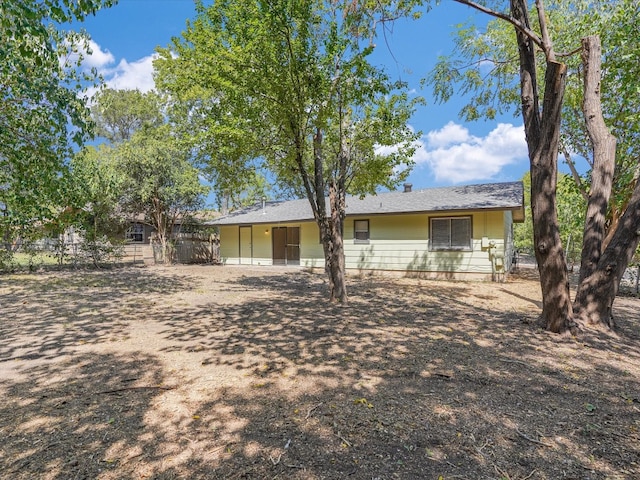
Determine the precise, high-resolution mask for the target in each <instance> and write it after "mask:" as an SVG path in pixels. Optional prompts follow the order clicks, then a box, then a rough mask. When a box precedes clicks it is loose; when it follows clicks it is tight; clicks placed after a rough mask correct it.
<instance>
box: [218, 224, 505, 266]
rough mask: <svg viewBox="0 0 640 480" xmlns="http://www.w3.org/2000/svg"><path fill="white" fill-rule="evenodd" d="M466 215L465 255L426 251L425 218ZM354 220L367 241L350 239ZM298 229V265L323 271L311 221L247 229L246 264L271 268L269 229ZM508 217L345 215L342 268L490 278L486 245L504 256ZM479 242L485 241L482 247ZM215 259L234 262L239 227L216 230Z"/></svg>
mask: <svg viewBox="0 0 640 480" xmlns="http://www.w3.org/2000/svg"><path fill="white" fill-rule="evenodd" d="M449 216H471V218H472V246H473V248H472V249H471V250H470V251H431V250H430V249H429V219H430V218H434V217H449ZM354 220H369V233H370V238H369V242H368V243H358V242H356V241H355V239H354ZM285 226H286V227H300V265H302V266H305V267H313V268H323V267H324V253H323V249H322V245H321V244H320V237H319V231H318V226H317V225H316V224H315V222H304V223H295V224H294V223H292V224H277V225H276V224H273V225H271V224H267V225H254V226H253V227H252V249H251V252H252V258H251V264H252V265H272V264H273V260H272V254H273V252H272V230H271V229H272V228H273V227H285ZM507 228H509V229H510V228H511V227H510V216H509V218H507V215H505V212H500V211H496V212H480V213H477V212H476V213H474V212H461V213H456V214H455V215H451V214H449V215H447V214H444V215H428V214H415V215H393V216H392V215H378V216H369V217H366V216H365V217H349V218H347V219H346V221H345V225H344V247H345V260H346V266H347V269H350V270H359V271H367V270H390V271H409V272H411V271H413V272H435V273H441V274H443V275H445V276H452V275H454V274H456V273H461V272H463V273H475V274H481V275H491V273H492V264H491V257H490V251H489V242H491V244H492V245H495V249H496V251H497V252H504V248H505V238H507V237H506V236H505V234H506V232H507ZM483 238H484V239H485V242H484V244H483ZM220 256H221V259H222V261H223V262H224V263H228V264H238V263H240V258H239V228H238V227H237V226H233V227H221V228H220Z"/></svg>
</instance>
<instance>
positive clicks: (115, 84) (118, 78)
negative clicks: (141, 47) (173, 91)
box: [82, 40, 157, 98]
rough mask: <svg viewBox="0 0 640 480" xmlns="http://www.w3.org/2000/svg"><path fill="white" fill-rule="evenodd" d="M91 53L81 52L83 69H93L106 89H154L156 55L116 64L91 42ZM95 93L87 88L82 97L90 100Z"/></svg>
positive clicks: (105, 51)
mask: <svg viewBox="0 0 640 480" xmlns="http://www.w3.org/2000/svg"><path fill="white" fill-rule="evenodd" d="M89 48H90V51H91V53H90V54H89V53H88V52H86V51H85V52H83V55H84V60H83V63H82V65H83V67H84V68H86V69H90V68H95V69H96V70H97V72H98V73H99V74H100V75H101V76H102V77H103V78H104V81H105V85H106V87H108V88H113V89H116V90H135V89H138V90H140V91H142V92H148V91H149V90H153V89H154V88H155V83H154V81H153V61H154V60H155V59H156V58H157V54H155V53H154V54H151V55H147V56H146V57H142V58H140V59H138V60H133V61H129V60H127V59H126V58H122V59H120V61H119V62H118V63H117V64H116V58H115V57H114V55H113V54H112V53H111V52H110V51H109V50H107V49H103V48H102V47H101V46H100V45H98V44H97V43H96V42H94V41H93V40H90V41H89ZM94 93H96V89H95V88H93V87H92V88H88V89H87V91H86V92H84V94H83V96H85V97H86V98H90V97H91V96H92V95H93V94H94Z"/></svg>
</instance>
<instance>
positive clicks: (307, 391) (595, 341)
mask: <svg viewBox="0 0 640 480" xmlns="http://www.w3.org/2000/svg"><path fill="white" fill-rule="evenodd" d="M214 272H215V270H214ZM149 279H150V280H149V284H150V286H149V290H148V291H149V292H154V291H158V290H157V289H156V285H157V284H158V283H159V284H162V285H164V288H168V289H170V291H169V293H171V294H172V296H170V297H169V298H167V299H165V301H166V303H163V302H165V301H163V300H162V299H161V298H159V297H154V298H155V300H154V301H156V302H157V304H149V305H145V308H144V309H143V310H142V311H139V310H136V311H125V312H123V311H121V310H120V309H119V308H117V307H116V304H117V303H118V302H129V301H131V302H132V301H133V300H136V299H137V300H136V301H140V298H139V297H138V296H137V295H138V294H139V292H135V293H132V292H131V291H130V288H131V287H130V286H129V285H128V283H127V282H126V281H124V280H123V281H122V283H121V284H119V286H117V287H113V290H112V291H111V295H112V296H114V297H116V298H117V299H112V300H107V299H104V300H98V301H96V302H93V301H92V297H91V296H90V295H87V296H86V297H83V299H82V302H81V303H82V305H80V304H79V305H78V306H82V307H89V306H90V307H92V308H95V309H96V311H97V312H98V314H97V315H98V316H99V317H100V318H103V319H104V325H103V327H101V328H104V329H106V330H109V328H111V329H116V330H117V331H118V332H120V334H121V335H122V336H126V335H129V334H132V333H131V332H132V331H133V330H135V328H138V329H140V330H141V331H142V330H144V332H145V335H147V336H148V344H149V345H151V344H152V345H154V350H153V352H151V351H147V350H144V349H142V350H141V351H139V352H136V353H134V354H131V352H130V351H128V352H126V353H125V352H124V350H122V351H119V350H118V349H123V348H124V347H123V346H121V345H122V343H126V342H120V341H115V342H108V343H106V340H105V339H106V338H107V337H106V334H105V336H104V338H103V337H100V338H102V340H100V341H96V342H95V343H89V344H88V345H87V346H86V348H87V349H88V350H87V351H86V352H84V350H83V353H77V351H74V350H73V348H71V347H72V346H73V345H75V343H74V342H78V341H79V340H82V339H84V338H85V337H84V336H82V335H80V334H74V333H73V331H72V332H71V333H70V335H69V336H70V339H68V340H64V341H66V342H68V343H67V344H66V347H67V348H66V349H65V350H64V352H65V355H63V356H60V357H56V355H55V353H52V354H51V355H52V356H51V358H50V361H49V362H48V363H44V364H41V363H38V362H36V361H35V359H32V358H30V357H24V358H23V359H22V360H19V361H20V363H24V364H25V366H24V367H23V368H21V369H20V376H19V377H16V378H9V379H5V380H4V381H2V382H0V389H1V391H2V394H3V398H4V399H5V403H4V404H3V405H2V406H0V435H2V437H3V438H6V439H7V441H6V442H4V443H3V444H2V445H1V446H0V471H2V472H8V473H7V474H6V475H8V476H7V477H6V478H16V479H27V478H46V479H55V480H61V479H67V478H100V479H103V480H105V479H112V478H113V479H115V478H122V479H134V478H154V479H170V478H215V479H233V478H256V479H258V478H260V479H261V478H287V479H316V478H317V479H320V478H324V479H343V478H355V479H363V480H364V479H372V478H402V479H414V478H438V477H439V476H443V478H447V479H448V478H473V479H480V478H490V479H491V478H511V479H515V478H518V479H524V478H531V479H536V478H538V479H555V478H576V479H578V478H579V479H585V478H589V479H605V478H607V479H614V478H615V479H618V478H619V479H627V478H628V479H631V478H637V477H638V476H639V475H640V467H639V464H640V441H639V438H638V428H639V427H640V421H639V420H638V407H637V406H638V402H640V399H638V398H637V395H639V393H638V392H640V375H639V374H638V370H637V368H636V367H633V366H634V365H635V366H637V365H639V364H640V353H639V352H638V349H637V342H636V339H637V338H638V335H637V334H638V331H639V330H640V325H639V322H638V314H637V311H635V312H634V311H633V310H632V309H629V310H628V311H623V312H622V315H621V317H620V320H619V321H620V324H621V331H622V332H626V334H624V335H620V336H617V337H616V336H613V335H609V336H606V335H605V336H596V335H594V336H593V338H586V339H581V340H575V339H570V338H562V337H558V336H555V335H552V334H549V333H547V332H544V331H541V330H539V329H538V328H537V327H536V326H535V319H536V317H537V314H538V313H539V312H538V310H537V309H536V307H535V306H534V305H533V304H532V303H531V302H532V301H535V299H529V298H528V297H526V296H525V295H520V293H518V295H520V296H523V297H524V300H523V301H522V302H521V303H520V304H518V306H517V308H509V307H507V306H506V305H505V303H504V302H505V298H517V297H513V295H512V293H513V292H514V290H509V292H508V295H507V294H504V292H503V293H502V294H501V293H500V291H499V288H509V287H508V286H501V287H497V289H496V290H493V289H491V288H489V289H488V290H487V289H483V290H482V291H479V290H478V289H476V288H474V285H472V284H468V283H463V282H437V281H424V280H407V279H388V278H378V277H375V278H370V277H367V278H353V277H351V278H349V292H350V296H351V297H350V299H351V301H350V304H349V305H348V306H340V305H335V304H328V303H326V301H325V297H326V289H325V284H324V278H323V276H321V275H313V274H308V273H304V272H291V273H287V274H284V273H279V274H273V275H270V274H268V273H265V272H264V271H261V272H260V274H259V275H255V276H251V275H248V274H244V276H242V273H238V275H237V276H233V275H231V276H228V277H226V278H217V279H216V283H215V285H213V284H207V285H209V286H210V290H207V293H206V295H208V297H207V296H206V295H203V296H204V297H205V298H203V299H202V301H200V302H199V303H197V302H196V303H195V304H192V305H184V306H180V308H175V307H174V306H173V305H172V303H171V302H175V300H176V298H180V297H181V296H182V295H186V294H187V293H188V292H192V291H193V290H194V289H199V288H203V287H202V285H204V284H205V283H206V281H205V280H203V279H202V278H200V279H195V278H189V277H188V276H186V275H185V276H184V277H181V278H179V279H178V280H177V281H174V280H173V279H170V278H169V277H167V278H155V276H154V275H151V276H150V277H149ZM94 280H95V282H96V283H97V284H102V283H101V282H102V281H101V279H100V277H96V278H95V279H94ZM136 280H137V279H136V278H130V279H129V281H132V282H135V281H136ZM74 282H75V283H74ZM74 282H71V283H70V285H71V286H68V285H67V284H59V285H57V286H55V288H54V289H53V291H52V292H50V295H51V296H50V297H49V298H48V301H49V302H52V303H54V304H57V303H58V302H60V303H63V300H62V299H63V298H65V295H67V294H71V295H73V294H75V293H77V292H78V291H79V290H81V289H82V288H84V287H83V286H82V285H83V283H82V281H81V280H79V279H76V280H74ZM34 288H40V287H38V285H37V284H36V285H35V286H34ZM42 290H43V292H45V293H46V291H48V290H47V288H44V287H42ZM160 291H161V290H160ZM517 291H518V290H517V289H516V290H515V292H517ZM240 294H242V295H241V296H239V295H240ZM61 295H62V298H61ZM501 295H502V296H501ZM141 298H142V297H141ZM509 305H510V304H509ZM10 308H20V307H19V306H16V305H11V306H10ZM74 312H75V311H74V310H62V311H60V315H62V316H64V315H67V316H72V315H74V314H75V313H74ZM37 313H38V310H37V309H35V308H34V310H33V311H32V312H31V314H33V315H37ZM21 318H25V317H24V316H23V317H21ZM72 318H75V317H72ZM40 321H41V323H39V324H37V325H36V326H30V325H23V326H22V328H23V329H26V330H23V331H22V333H25V331H26V334H28V335H29V336H32V337H34V338H35V339H38V337H39V332H44V336H45V338H46V337H47V335H49V334H48V333H47V332H48V330H47V328H48V327H49V325H50V324H52V323H57V322H60V321H61V318H60V317H56V316H54V315H47V316H44V317H43V318H42V319H41V320H40ZM87 322H88V323H89V324H90V323H91V321H90V320H88V321H87ZM83 325H84V324H82V323H80V324H79V326H82V328H84V326H83ZM12 328H15V330H11V332H12V333H11V335H12V337H10V339H11V340H19V339H21V338H22V337H21V336H20V335H19V327H18V326H14V327H12ZM87 328H88V327H87ZM96 335H98V336H99V335H100V332H98V333H97V334H96ZM3 338H4V337H3ZM38 342H39V343H41V344H42V343H43V341H42V340H36V344H37V343H38ZM9 345H10V344H9ZM105 346H108V348H109V349H111V350H113V352H105V351H104V350H99V349H101V348H103V347H105ZM143 346H144V344H143ZM2 347H3V349H5V348H8V347H7V345H6V344H4V341H3V345H2ZM141 348H142V347H141ZM9 349H10V347H9ZM92 349H96V350H95V352H92ZM4 351H5V350H3V352H4ZM11 358H12V359H13V360H16V356H15V352H14V355H12V356H11ZM1 365H2V364H1V363H0V366H1ZM625 366H628V369H627V367H625ZM129 387H135V388H129ZM138 387H140V388H138ZM161 387H176V388H172V389H169V390H164V389H163V388H161ZM3 475H5V474H4V473H3V474H1V475H0V476H3Z"/></svg>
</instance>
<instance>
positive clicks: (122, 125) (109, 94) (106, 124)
mask: <svg viewBox="0 0 640 480" xmlns="http://www.w3.org/2000/svg"><path fill="white" fill-rule="evenodd" d="M91 113H92V116H93V119H94V121H95V122H96V125H97V132H96V133H97V134H98V135H99V136H101V137H104V138H106V139H107V140H108V141H109V142H110V143H112V144H117V143H122V142H124V141H127V140H129V139H130V138H131V136H132V135H133V134H134V133H135V132H136V131H138V130H140V129H141V128H142V127H144V126H152V127H157V126H160V125H161V124H162V123H164V119H163V117H162V111H161V100H160V97H159V96H158V95H157V94H155V93H154V92H149V93H142V92H140V90H113V89H111V88H108V89H105V90H102V91H100V92H99V93H98V94H97V95H96V98H95V103H94V104H93V106H92V108H91Z"/></svg>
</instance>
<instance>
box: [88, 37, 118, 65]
mask: <svg viewBox="0 0 640 480" xmlns="http://www.w3.org/2000/svg"><path fill="white" fill-rule="evenodd" d="M89 52H91V53H89ZM84 55H85V58H84V61H83V63H82V65H83V66H85V67H88V68H94V67H95V68H97V69H102V68H105V67H106V66H107V65H111V64H112V63H114V62H115V61H116V59H115V57H114V56H113V54H112V53H111V52H110V51H109V50H106V49H105V50H103V49H102V48H101V47H100V45H98V44H97V43H96V42H94V41H93V40H89V51H85V52H84Z"/></svg>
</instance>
